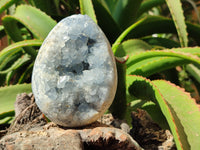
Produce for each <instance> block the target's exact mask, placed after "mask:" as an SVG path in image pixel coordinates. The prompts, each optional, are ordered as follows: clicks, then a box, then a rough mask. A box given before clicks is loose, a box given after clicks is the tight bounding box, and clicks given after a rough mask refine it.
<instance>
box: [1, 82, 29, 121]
mask: <svg viewBox="0 0 200 150" xmlns="http://www.w3.org/2000/svg"><path fill="white" fill-rule="evenodd" d="M31 91H32V90H31V84H18V85H12V86H6V87H1V88H0V97H1V99H0V104H1V106H3V107H0V118H1V119H2V118H4V117H7V116H10V115H9V114H8V115H5V113H7V112H11V113H12V111H13V110H14V103H15V100H16V96H17V94H20V93H24V92H26V93H30V92H31ZM12 114H13V113H12Z"/></svg>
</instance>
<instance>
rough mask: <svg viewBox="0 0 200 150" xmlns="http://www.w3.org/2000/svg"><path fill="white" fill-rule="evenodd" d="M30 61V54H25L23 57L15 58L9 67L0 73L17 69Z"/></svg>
mask: <svg viewBox="0 0 200 150" xmlns="http://www.w3.org/2000/svg"><path fill="white" fill-rule="evenodd" d="M30 61H31V58H30V56H29V55H27V54H26V55H24V56H23V57H21V58H19V59H18V60H16V61H15V62H14V63H13V65H12V66H11V67H10V68H8V69H6V70H2V71H0V74H7V73H8V72H10V71H13V70H17V69H18V68H20V67H22V66H24V65H25V64H27V63H29V62H30Z"/></svg>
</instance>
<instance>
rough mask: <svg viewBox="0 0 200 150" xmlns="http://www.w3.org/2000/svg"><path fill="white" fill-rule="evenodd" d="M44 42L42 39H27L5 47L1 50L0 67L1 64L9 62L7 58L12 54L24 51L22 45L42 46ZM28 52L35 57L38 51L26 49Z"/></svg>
mask: <svg viewBox="0 0 200 150" xmlns="http://www.w3.org/2000/svg"><path fill="white" fill-rule="evenodd" d="M41 44H42V41H41V40H26V41H21V42H17V43H14V44H12V45H9V46H8V47H6V48H5V49H3V50H2V51H1V52H0V68H1V65H4V63H8V61H7V60H9V59H10V57H11V56H13V55H15V54H16V53H18V52H20V51H22V49H21V48H22V47H27V46H40V45H41ZM26 52H27V54H30V55H31V56H33V57H35V56H36V54H37V53H36V51H35V50H34V51H26Z"/></svg>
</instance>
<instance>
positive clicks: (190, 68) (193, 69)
mask: <svg viewBox="0 0 200 150" xmlns="http://www.w3.org/2000/svg"><path fill="white" fill-rule="evenodd" d="M186 71H187V72H188V73H189V74H190V75H191V76H192V77H193V78H195V80H196V81H197V82H198V83H200V68H199V67H198V66H195V65H193V64H189V65H186Z"/></svg>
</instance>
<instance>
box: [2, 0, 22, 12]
mask: <svg viewBox="0 0 200 150" xmlns="http://www.w3.org/2000/svg"><path fill="white" fill-rule="evenodd" d="M18 1H19V0H1V1H0V14H1V13H2V12H3V11H4V10H6V9H8V8H9V7H10V6H11V5H13V4H15V3H16V2H18Z"/></svg>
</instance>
